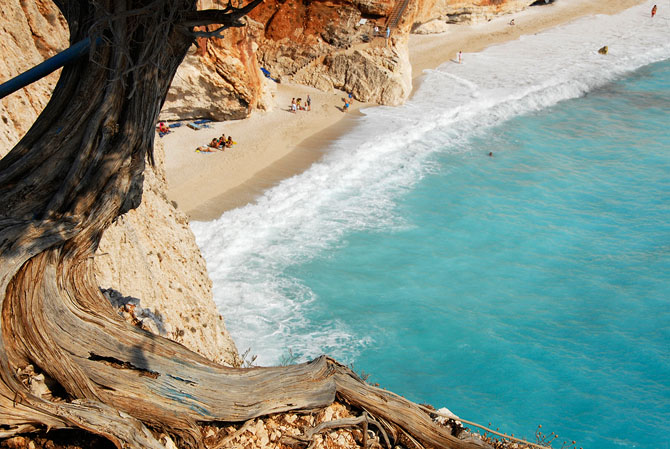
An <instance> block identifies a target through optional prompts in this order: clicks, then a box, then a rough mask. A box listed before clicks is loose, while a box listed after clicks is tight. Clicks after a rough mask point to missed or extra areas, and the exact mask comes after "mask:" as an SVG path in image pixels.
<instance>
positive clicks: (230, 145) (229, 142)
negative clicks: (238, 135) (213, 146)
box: [226, 136, 235, 148]
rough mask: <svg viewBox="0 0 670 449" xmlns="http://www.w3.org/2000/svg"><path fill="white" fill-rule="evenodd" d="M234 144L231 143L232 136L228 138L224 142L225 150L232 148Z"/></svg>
mask: <svg viewBox="0 0 670 449" xmlns="http://www.w3.org/2000/svg"><path fill="white" fill-rule="evenodd" d="M234 143H235V142H233V136H228V140H226V148H230V147H232V146H233V144H234Z"/></svg>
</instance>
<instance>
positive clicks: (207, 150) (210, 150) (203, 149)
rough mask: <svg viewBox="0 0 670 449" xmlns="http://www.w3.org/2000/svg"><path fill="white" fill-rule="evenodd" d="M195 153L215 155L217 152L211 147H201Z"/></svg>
mask: <svg viewBox="0 0 670 449" xmlns="http://www.w3.org/2000/svg"><path fill="white" fill-rule="evenodd" d="M195 152H196V153H214V152H216V150H215V149H214V148H211V147H204V146H201V147H198V148H196V149H195Z"/></svg>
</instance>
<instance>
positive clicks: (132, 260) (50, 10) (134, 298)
mask: <svg viewBox="0 0 670 449" xmlns="http://www.w3.org/2000/svg"><path fill="white" fill-rule="evenodd" d="M0 29H1V30H2V33H1V34H0V50H2V51H3V55H4V56H3V58H1V59H0V64H1V65H0V67H1V68H2V70H1V71H0V73H2V77H3V78H0V80H1V81H5V80H6V79H8V78H10V77H12V76H14V75H17V74H18V73H20V72H22V71H24V70H26V69H28V68H30V67H32V66H33V65H35V64H38V63H40V62H42V61H43V60H44V59H46V58H48V57H50V56H52V55H53V54H54V53H56V52H57V51H59V50H62V49H64V48H66V47H67V38H68V32H67V28H66V25H65V22H64V19H63V18H62V16H61V15H60V13H59V11H58V10H57V8H56V7H55V6H54V4H53V2H51V1H46V0H36V1H30V2H20V3H19V2H10V3H9V4H8V5H4V7H3V8H2V9H0ZM57 79H58V74H52V75H51V76H50V77H47V78H45V79H43V80H41V81H39V82H37V83H34V84H32V85H30V86H29V87H27V88H25V89H22V90H21V91H19V92H16V93H14V94H12V95H10V96H8V97H6V98H4V99H3V100H2V102H1V104H0V118H2V122H3V123H2V125H0V130H1V132H0V157H2V156H4V155H5V154H6V153H7V152H9V150H10V149H11V148H12V147H13V146H14V144H16V142H17V141H18V140H19V139H20V137H21V136H22V135H23V134H24V133H25V132H26V131H27V129H28V128H29V127H30V126H31V125H32V123H33V122H34V121H35V119H36V117H37V115H39V113H40V112H41V110H42V109H43V108H44V106H45V105H46V103H47V102H48V100H49V98H50V96H51V92H52V91H53V88H54V86H55V83H56V81H57ZM155 158H156V166H155V167H153V168H149V169H148V170H147V171H146V173H145V182H144V197H143V200H142V205H141V206H140V207H139V208H138V209H136V210H133V211H130V212H129V213H127V214H125V215H123V216H122V217H120V218H119V219H118V220H117V222H116V223H115V224H114V225H113V226H112V227H111V228H110V229H109V230H108V231H106V232H105V234H104V236H103V239H102V242H101V244H100V248H99V250H98V252H97V254H96V258H95V262H96V275H97V278H98V282H99V284H100V286H101V287H102V288H104V289H105V290H106V294H107V296H108V297H109V298H110V300H112V301H113V302H115V303H116V304H117V305H123V304H125V303H130V305H131V306H132V307H130V308H129V310H130V312H131V313H130V314H129V315H130V316H129V317H128V318H129V319H131V320H134V321H136V324H138V325H142V326H143V327H145V328H146V329H148V330H150V331H152V332H155V333H158V334H162V335H164V336H166V337H169V338H172V339H174V340H176V341H179V342H181V343H183V344H184V345H185V346H187V347H189V348H190V349H192V350H194V351H196V352H199V353H201V354H202V355H204V356H206V357H208V358H210V359H212V360H215V361H218V362H223V363H228V364H235V363H237V352H236V349H235V345H234V343H233V342H232V340H231V339H230V336H229V335H228V333H227V332H226V330H225V326H224V324H223V320H222V318H221V316H220V315H219V314H218V312H217V310H216V306H215V305H214V302H213V299H212V291H211V287H212V286H211V281H210V279H209V277H208V275H207V269H206V267H205V262H204V260H203V258H202V256H201V254H200V250H199V249H198V247H197V245H196V244H195V238H194V236H193V234H192V232H191V230H190V228H189V226H188V220H187V217H186V216H185V215H184V214H183V213H182V212H180V211H178V210H176V209H175V208H174V207H173V206H172V205H171V204H169V203H168V201H167V198H166V196H165V194H164V192H165V191H166V190H167V188H166V180H165V173H164V172H163V169H162V164H163V148H162V146H161V145H156V148H155Z"/></svg>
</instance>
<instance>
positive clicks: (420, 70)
mask: <svg viewBox="0 0 670 449" xmlns="http://www.w3.org/2000/svg"><path fill="white" fill-rule="evenodd" d="M641 3H644V0H612V1H611V2H607V4H606V5H605V4H602V2H598V1H596V0H562V1H560V2H555V3H553V4H550V5H546V6H541V7H530V8H528V9H526V10H524V11H522V12H519V13H516V14H509V15H504V16H500V17H497V18H495V19H492V20H490V21H488V22H485V23H475V24H467V25H465V24H458V25H450V27H449V30H448V31H447V32H445V33H441V34H432V35H410V38H409V52H410V63H411V66H412V80H413V92H415V91H416V89H417V88H418V86H419V85H420V83H421V77H422V76H423V74H424V71H425V70H430V69H435V68H437V67H438V66H440V65H441V64H443V63H445V62H448V61H450V60H452V61H454V58H455V55H456V54H457V53H458V51H459V50H461V51H463V53H464V58H465V60H464V62H465V63H466V64H467V55H468V54H469V53H474V52H479V51H481V50H483V49H485V48H487V47H490V46H492V45H497V44H502V43H504V42H508V41H511V40H515V39H518V38H519V37H520V36H522V35H529V34H534V33H538V32H540V31H543V30H546V29H550V28H553V27H556V26H560V25H562V24H565V23H568V22H571V21H573V20H576V19H578V18H580V17H584V16H589V15H594V14H616V13H618V12H620V11H623V10H625V9H628V8H630V7H633V6H635V5H638V4H641ZM511 19H515V25H509V21H510V20H511ZM454 63H456V61H454ZM274 87H276V90H275V91H274V92H273V102H274V106H273V108H272V109H271V110H269V111H254V112H253V113H252V115H251V116H250V117H248V118H246V119H242V120H236V121H228V122H218V123H211V124H210V128H205V129H203V130H199V131H195V130H191V129H189V128H186V127H185V126H182V127H180V128H178V129H176V130H175V132H173V133H170V134H168V135H167V136H165V137H164V138H162V141H163V143H164V146H165V153H166V165H165V168H166V173H167V179H168V185H169V189H168V193H167V195H168V199H169V200H171V201H173V202H175V203H176V204H177V206H178V207H179V208H180V209H181V210H183V211H184V212H185V213H186V214H187V215H188V216H189V218H190V219H191V220H195V221H210V220H213V219H216V218H218V217H219V216H220V215H221V214H222V213H224V212H225V211H227V210H231V209H233V208H236V207H240V206H243V205H245V204H247V203H249V202H253V201H254V199H255V198H257V197H259V196H260V195H262V194H263V192H264V191H265V190H267V189H269V188H271V187H272V186H274V185H276V184H278V183H279V182H280V181H281V180H283V179H286V178H290V177H291V176H294V175H296V174H299V173H301V172H303V171H304V170H306V169H307V168H309V167H310V166H311V165H312V164H313V163H315V162H317V161H318V160H319V159H320V158H321V157H322V156H323V155H324V154H325V153H326V152H327V151H328V145H329V143H330V142H332V141H334V140H336V139H337V138H338V137H339V136H342V135H344V134H345V133H346V132H347V131H348V130H349V129H351V128H352V127H353V126H355V124H356V119H357V117H359V116H360V115H361V113H360V109H361V108H365V107H374V106H376V105H372V104H365V103H359V102H356V101H354V103H353V105H352V107H351V108H350V110H349V111H348V112H343V111H342V105H343V100H344V96H345V94H344V93H343V92H321V91H318V90H317V89H314V88H311V87H306V86H300V85H294V84H277V85H275V86H274ZM307 94H309V95H310V96H311V98H312V110H311V111H298V112H296V113H292V112H290V111H289V108H288V105H290V102H291V98H294V97H302V98H305V97H306V95H307ZM222 133H225V134H226V136H228V135H231V136H232V137H233V139H235V140H236V141H237V144H236V145H235V146H234V147H233V148H231V149H226V150H225V151H223V152H219V151H217V152H215V153H197V152H195V151H194V150H195V148H196V147H197V146H200V145H206V144H207V143H208V142H209V140H211V139H212V137H215V136H219V135H221V134H222Z"/></svg>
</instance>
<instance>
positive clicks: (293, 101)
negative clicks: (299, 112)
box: [291, 98, 297, 114]
mask: <svg viewBox="0 0 670 449" xmlns="http://www.w3.org/2000/svg"><path fill="white" fill-rule="evenodd" d="M296 108H297V106H296V103H295V98H291V112H293V113H294V114H295V111H296Z"/></svg>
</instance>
